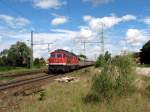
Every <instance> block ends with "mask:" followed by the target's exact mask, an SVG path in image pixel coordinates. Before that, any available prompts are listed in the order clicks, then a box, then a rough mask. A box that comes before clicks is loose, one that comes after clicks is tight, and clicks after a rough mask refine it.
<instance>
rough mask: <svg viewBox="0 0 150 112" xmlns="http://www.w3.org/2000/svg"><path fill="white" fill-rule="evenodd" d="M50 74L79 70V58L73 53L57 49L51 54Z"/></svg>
mask: <svg viewBox="0 0 150 112" xmlns="http://www.w3.org/2000/svg"><path fill="white" fill-rule="evenodd" d="M50 55H51V56H50V58H49V73H51V72H52V73H53V72H69V71H71V70H75V69H78V68H79V58H78V56H77V55H75V54H74V53H72V52H68V51H66V50H63V49H57V50H55V51H53V52H51V53H50Z"/></svg>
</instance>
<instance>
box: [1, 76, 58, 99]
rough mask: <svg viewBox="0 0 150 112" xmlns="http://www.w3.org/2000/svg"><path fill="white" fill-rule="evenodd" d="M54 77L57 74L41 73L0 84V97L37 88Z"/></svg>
mask: <svg viewBox="0 0 150 112" xmlns="http://www.w3.org/2000/svg"><path fill="white" fill-rule="evenodd" d="M56 77H58V76H57V75H48V74H43V75H41V76H37V77H32V78H28V79H22V80H17V81H11V82H7V83H4V84H0V98H5V97H7V96H10V95H14V94H16V93H17V94H18V93H22V92H24V91H26V90H30V89H36V88H39V87H41V86H42V85H44V84H45V82H46V81H47V83H48V81H52V80H54V79H55V78H56Z"/></svg>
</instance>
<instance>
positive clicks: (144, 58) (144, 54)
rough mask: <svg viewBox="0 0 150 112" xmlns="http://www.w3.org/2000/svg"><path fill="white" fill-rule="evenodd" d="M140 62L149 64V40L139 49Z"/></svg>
mask: <svg viewBox="0 0 150 112" xmlns="http://www.w3.org/2000/svg"><path fill="white" fill-rule="evenodd" d="M140 62H141V63H144V64H150V40H149V41H148V42H147V43H145V45H144V46H143V47H142V49H141V52H140Z"/></svg>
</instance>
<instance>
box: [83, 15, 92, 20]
mask: <svg viewBox="0 0 150 112" xmlns="http://www.w3.org/2000/svg"><path fill="white" fill-rule="evenodd" d="M91 19H92V16H89V15H86V16H83V20H84V21H90V20H91Z"/></svg>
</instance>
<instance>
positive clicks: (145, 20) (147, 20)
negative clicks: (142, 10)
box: [144, 17, 150, 25]
mask: <svg viewBox="0 0 150 112" xmlns="http://www.w3.org/2000/svg"><path fill="white" fill-rule="evenodd" d="M144 22H145V23H146V24H147V25H150V17H146V18H145V19H144Z"/></svg>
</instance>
